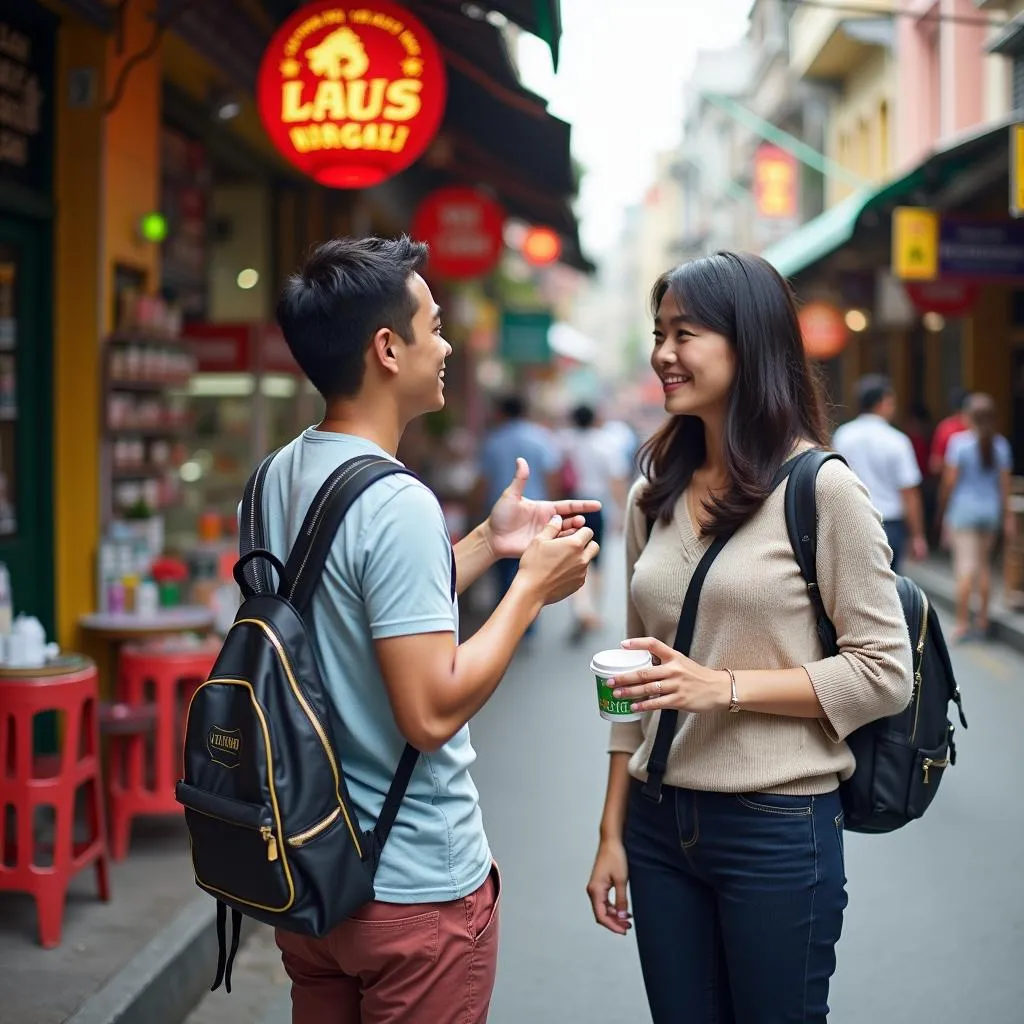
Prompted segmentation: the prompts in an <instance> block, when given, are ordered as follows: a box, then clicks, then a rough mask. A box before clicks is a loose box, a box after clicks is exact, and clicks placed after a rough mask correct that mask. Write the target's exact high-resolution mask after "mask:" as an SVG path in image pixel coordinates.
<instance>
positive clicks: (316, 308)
mask: <svg viewBox="0 0 1024 1024" xmlns="http://www.w3.org/2000/svg"><path fill="white" fill-rule="evenodd" d="M426 262H427V247H426V246H425V245H424V244H423V243H422V242H413V241H412V240H411V239H409V238H408V237H407V236H406V235H403V236H402V237H401V238H397V239H394V238H333V239H331V241H329V242H324V243H323V244H322V245H318V246H317V247H316V248H315V249H314V250H313V252H312V254H311V255H310V257H309V259H307V260H306V265H305V266H304V267H303V268H302V270H301V271H299V273H297V274H292V276H291V277H290V278H289V279H288V282H287V284H285V286H284V290H283V291H282V292H281V298H280V299H279V300H278V303H277V322H278V323H279V324H280V325H281V330H282V331H283V332H284V337H285V340H286V341H287V342H288V347H289V348H290V349H291V351H292V355H293V356H294V357H295V361H296V362H297V363H298V364H299V366H300V367H301V368H302V372H303V373H304V374H305V375H306V376H307V377H308V378H309V379H310V382H311V383H312V384H313V387H315V388H316V389H317V391H319V392H320V394H321V395H323V396H324V398H325V399H331V398H351V397H353V396H354V395H356V394H358V392H359V389H360V387H362V384H363V373H364V370H365V361H364V360H365V357H366V349H367V346H368V345H369V344H370V341H371V339H372V338H373V336H374V335H375V334H376V333H377V331H379V330H380V329H381V328H382V327H387V328H389V329H390V330H392V331H394V332H395V333H396V334H398V335H400V336H401V337H402V338H403V339H404V340H405V341H407V342H411V341H412V319H413V317H414V316H415V315H416V300H415V299H414V298H413V296H412V293H411V292H410V291H409V278H410V276H411V275H412V274H415V273H418V272H419V271H420V270H421V269H422V268H423V266H424V265H425V264H426Z"/></svg>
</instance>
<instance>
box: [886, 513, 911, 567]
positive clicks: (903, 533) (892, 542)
mask: <svg viewBox="0 0 1024 1024" xmlns="http://www.w3.org/2000/svg"><path fill="white" fill-rule="evenodd" d="M882 528H883V529H884V530H885V539H886V540H887V541H888V542H889V547H890V548H892V571H893V572H899V571H900V562H901V560H902V559H903V549H904V547H906V544H907V524H906V523H905V522H904V521H903V520H902V519H887V520H886V521H885V522H884V523H882Z"/></svg>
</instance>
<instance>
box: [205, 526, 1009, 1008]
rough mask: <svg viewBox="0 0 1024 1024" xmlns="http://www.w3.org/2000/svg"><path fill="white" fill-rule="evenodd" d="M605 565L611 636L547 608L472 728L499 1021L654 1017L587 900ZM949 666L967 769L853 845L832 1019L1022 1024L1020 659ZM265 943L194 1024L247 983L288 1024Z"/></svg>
mask: <svg viewBox="0 0 1024 1024" xmlns="http://www.w3.org/2000/svg"><path fill="white" fill-rule="evenodd" d="M607 557H608V567H609V569H610V570H611V571H610V573H609V579H608V583H609V588H608V589H609V594H608V601H607V618H608V622H609V629H608V631H607V632H606V634H605V635H604V636H603V637H600V638H598V639H597V642H596V643H588V644H586V645H585V646H584V647H582V648H578V649H571V648H568V647H567V646H566V644H565V643H564V637H565V636H566V634H567V632H568V625H569V619H568V613H567V610H566V609H565V608H564V607H556V608H553V609H548V610H547V611H546V612H545V613H544V616H543V619H542V622H541V628H540V631H539V635H538V636H537V638H536V640H535V641H534V643H533V645H532V646H528V647H527V648H525V649H524V650H523V651H522V652H521V653H520V654H519V655H518V656H517V658H516V660H515V662H514V664H513V666H512V668H511V669H510V671H509V674H508V676H507V677H506V679H505V681H504V682H503V684H502V686H501V687H500V689H499V691H498V693H497V695H496V696H495V698H494V699H493V700H492V701H491V703H490V704H489V705H488V706H487V707H486V709H485V710H484V712H483V713H482V714H481V715H480V716H479V718H478V719H477V720H476V721H475V722H474V723H473V738H474V744H475V746H476V748H477V751H478V753H479V761H478V764H477V766H476V769H475V772H474V776H475V778H476V781H477V784H478V786H479V788H480V792H481V798H482V801H483V807H484V810H485V814H486V821H487V829H488V834H489V836H490V840H491V845H492V848H493V851H494V854H495V856H496V857H497V859H498V860H499V862H500V864H501V867H502V871H503V873H504V886H505V888H504V897H503V907H502V959H501V964H500V968H499V974H498V982H497V988H496V991H495V995H494V1001H493V1004H492V1013H491V1017H490V1020H491V1024H523V1022H527V1021H532V1022H536V1024H560V1022H571V1024H575V1022H581V1024H582V1022H587V1024H631V1022H637V1024H640V1022H643V1021H646V1020H648V1019H649V1018H648V1016H647V1010H646V1003H645V1000H644V994H643V987H642V984H641V979H640V970H639V965H638V963H637V959H636V953H635V946H634V942H633V940H632V938H630V937H627V938H618V937H616V936H613V935H611V934H609V933H607V932H605V931H603V930H601V929H599V928H598V927H597V926H596V925H595V924H594V923H593V920H592V918H591V914H590V910H589V905H588V902H587V898H586V895H585V893H584V885H585V884H586V881H587V877H588V875H589V872H590V867H591V862H592V858H593V855H594V850H595V841H596V834H597V822H598V818H599V815H600V809H601V802H602V798H603V792H604V781H605V769H606V755H605V752H604V742H605V733H606V729H605V725H604V723H603V722H602V720H601V719H600V718H599V717H598V715H597V712H596V707H595V697H594V693H593V685H592V683H591V679H590V676H589V674H588V671H587V667H588V662H589V658H590V654H591V653H592V649H594V650H596V649H598V647H604V646H612V645H614V644H615V643H617V641H618V639H619V632H618V629H617V628H612V627H613V626H614V627H617V626H618V624H619V623H620V622H622V621H623V609H622V587H621V581H620V580H619V579H618V578H617V576H618V573H617V570H618V567H619V565H620V563H621V549H620V546H619V545H618V544H614V543H613V544H609V545H608V551H607ZM954 661H955V663H956V666H957V669H958V679H959V682H960V684H961V688H962V690H963V692H964V704H965V709H966V713H967V717H968V721H969V722H970V726H971V728H970V730H969V731H968V732H966V733H964V732H963V730H958V736H957V739H958V752H959V759H960V760H959V763H958V764H957V766H956V767H955V768H954V769H952V770H950V771H948V772H947V773H946V777H945V780H944V782H943V786H942V790H941V792H940V794H939V795H938V797H937V798H936V802H935V803H934V804H933V806H932V808H931V809H930V811H929V813H928V816H927V817H926V818H924V819H923V820H921V821H920V822H916V823H913V824H912V825H909V826H907V827H906V828H905V829H903V830H902V831H901V832H898V833H894V834H892V835H889V836H858V835H850V834H848V835H847V875H848V877H849V880H850V881H849V891H850V907H849V910H848V912H847V916H846V922H845V928H844V936H843V939H842V942H841V944H840V947H839V953H838V957H839V967H838V972H837V974H836V976H835V978H834V980H833V986H832V995H831V999H830V1003H831V1006H832V1015H831V1017H832V1019H833V1020H835V1021H838V1022H841V1024H868V1022H872V1024H873V1022H876V1021H877V1022H884V1024H921V1022H927V1024H965V1022H978V1024H1021V1022H1024V971H1022V970H1021V964H1022V962H1024V886H1021V885H1020V883H1019V878H1018V874H1019V872H1018V863H1017V861H1018V857H1019V851H1020V850H1021V848H1022V841H1024V802H1022V801H1020V800H1017V799H1014V798H1013V796H1012V790H1011V788H1010V785H1009V782H1010V780H1011V779H1013V778H1019V777H1020V768H1019V764H1018V763H1017V760H1018V756H1019V755H1018V751H1019V750H1020V749H1021V743H1020V738H1019V732H1018V723H1019V722H1021V721H1024V657H1022V656H1021V655H1019V654H1017V653H1015V652H1014V651H1012V650H1010V649H1009V648H1006V647H1001V646H997V645H994V644H992V645H968V646H963V647H960V648H958V649H956V651H955V652H954ZM267 938H268V937H267V935H266V934H262V935H260V937H259V938H257V939H255V940H254V941H253V943H252V944H251V946H250V948H247V949H246V950H244V951H243V953H242V955H241V956H240V959H239V966H238V967H237V968H236V972H235V979H236V981H235V987H236V990H237V994H236V995H235V996H232V997H230V999H228V1000H225V999H224V997H223V994H222V993H215V994H213V995H212V996H210V997H208V998H207V999H206V1000H205V1001H204V1004H203V1006H202V1007H201V1008H200V1009H199V1010H197V1012H196V1014H195V1015H193V1018H191V1019H190V1024H207V1022H212V1021H214V1020H216V1021H217V1022H218V1024H232V1022H233V1021H234V1020H235V1019H237V1020H238V1021H239V1022H241V1021H242V1020H246V1021H248V1020H252V1016H251V1015H248V1014H247V1015H243V1016H238V1017H237V1018H235V1017H234V1016H233V1015H232V1012H233V1011H232V1003H233V1002H235V1001H236V1000H238V999H239V996H241V995H242V993H244V992H246V991H247V989H248V988H249V986H250V985H255V986H260V985H263V986H266V996H267V999H268V1000H269V1002H267V1003H264V1005H268V1006H269V1007H270V1012H269V1015H268V1016H267V1017H266V1018H265V1019H266V1021H267V1022H268V1024H270V1022H272V1021H273V1022H283V1021H285V1020H287V1016H286V1010H285V1009H284V1007H285V1006H286V1003H287V993H286V989H285V986H284V984H283V979H282V976H281V974H280V971H279V969H278V970H274V969H268V965H272V964H273V962H274V954H273V950H272V948H270V946H271V944H270V943H269V942H268V941H267ZM253 994H255V993H253ZM242 998H243V999H245V996H242ZM241 1005H245V1004H244V1003H243V1004H241ZM241 1005H240V1006H239V1009H241ZM248 1005H252V1003H251V1002H249V1003H248ZM242 1012H243V1014H245V1011H242Z"/></svg>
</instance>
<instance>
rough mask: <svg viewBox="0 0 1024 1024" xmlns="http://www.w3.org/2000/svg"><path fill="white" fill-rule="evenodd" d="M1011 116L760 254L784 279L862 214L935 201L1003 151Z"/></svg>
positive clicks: (842, 237) (846, 232)
mask: <svg viewBox="0 0 1024 1024" xmlns="http://www.w3.org/2000/svg"><path fill="white" fill-rule="evenodd" d="M1013 123H1015V122H1014V121H1013V120H1007V121H1002V122H999V123H998V124H997V125H995V126H992V127H988V128H986V129H984V130H982V131H980V132H979V131H974V132H971V133H968V134H964V135H961V136H959V137H958V138H956V139H954V140H952V141H951V142H949V143H947V144H946V145H945V146H941V147H938V148H936V149H934V150H933V151H932V152H931V153H930V154H929V155H928V156H927V157H926V158H925V159H924V160H923V161H922V162H921V163H920V164H918V166H917V167H915V168H914V169H913V170H912V171H909V172H907V173H906V174H903V175H900V176H899V177H897V178H894V179H893V180H892V181H889V182H887V183H886V184H884V185H880V186H877V187H873V186H866V187H864V188H860V189H858V190H857V191H856V192H854V193H852V194H851V195H849V196H847V197H846V199H843V200H842V201H841V202H838V203H836V205H835V206H833V207H832V208H831V209H828V210H826V211H825V212H824V213H822V214H821V215H820V216H818V217H815V218H814V219H813V220H810V221H808V222H807V223H806V224H803V225H801V226H800V227H799V228H797V229H796V231H794V232H793V233H792V234H791V235H790V236H789V237H788V238H784V239H783V240H782V241H781V242H777V243H776V244H775V245H773V246H770V247H769V248H768V249H766V250H765V251H764V252H763V253H762V254H761V255H762V256H763V257H764V258H765V259H766V260H767V261H768V262H769V263H771V264H772V266H773V267H775V269H776V270H778V272H779V273H780V274H782V275H783V276H784V277H792V276H794V275H796V274H799V273H801V272H802V271H804V270H806V269H807V268H808V267H810V266H812V265H813V264H815V263H817V262H818V261H819V260H821V259H823V258H824V257H826V256H828V255H829V254H831V253H833V252H835V251H836V250H837V249H839V248H841V247H842V246H844V245H846V243H847V242H849V241H850V240H851V239H852V238H853V236H854V233H855V232H856V230H857V228H858V226H859V225H860V223H861V219H862V218H863V217H864V215H865V214H868V213H874V212H885V213H888V212H889V211H890V209H891V207H892V206H895V205H898V204H899V203H907V202H909V203H910V204H911V205H926V204H928V203H929V202H932V203H934V199H935V196H936V194H937V193H938V192H939V191H940V190H942V189H944V188H945V187H946V186H947V185H950V184H951V183H952V182H953V181H954V180H955V179H956V178H957V176H958V175H961V174H962V172H964V171H965V169H966V168H968V167H969V166H970V165H971V164H972V163H974V162H975V161H977V160H979V159H984V158H985V157H986V156H994V155H996V154H997V153H998V152H999V151H1000V147H1002V148H1003V149H1004V150H1007V149H1008V147H1009V139H1008V135H1007V131H1008V129H1009V126H1010V125H1011V124H1013Z"/></svg>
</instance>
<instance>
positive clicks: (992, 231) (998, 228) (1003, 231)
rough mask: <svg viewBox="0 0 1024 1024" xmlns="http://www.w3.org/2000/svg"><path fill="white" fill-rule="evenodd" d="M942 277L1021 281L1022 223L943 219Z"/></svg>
mask: <svg viewBox="0 0 1024 1024" xmlns="http://www.w3.org/2000/svg"><path fill="white" fill-rule="evenodd" d="M939 273H940V276H942V277H960V278H965V277H978V278H992V277H1024V221H1019V220H1005V221H998V220H995V221H986V220H959V219H947V218H945V217H943V218H942V220H941V222H940V225H939Z"/></svg>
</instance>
